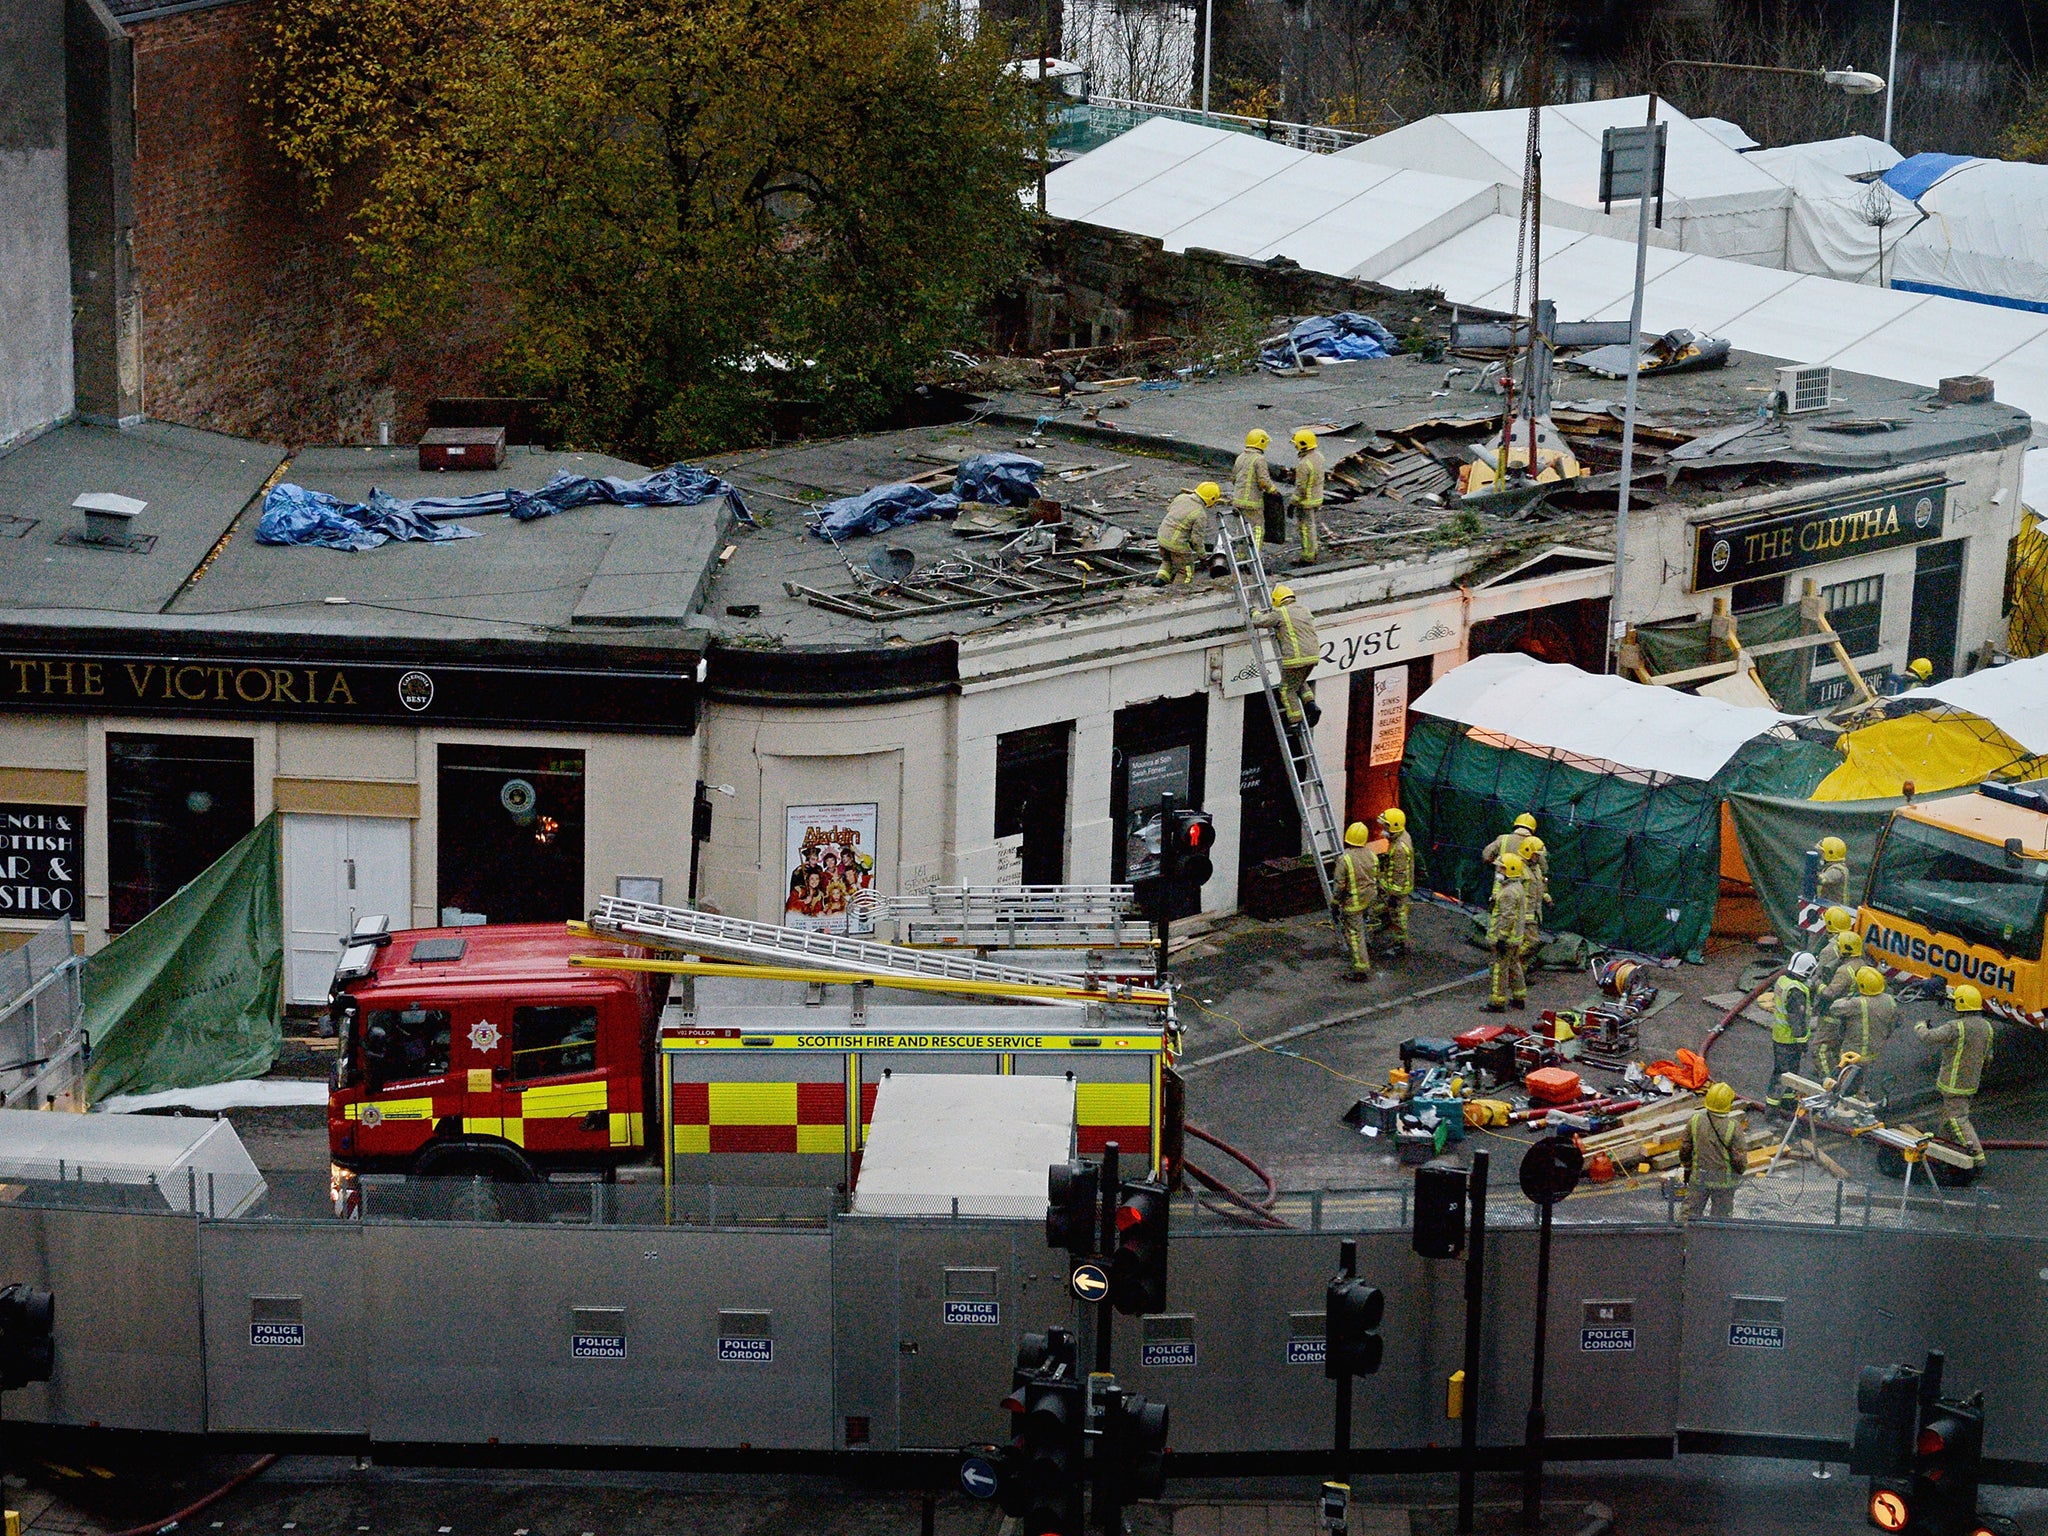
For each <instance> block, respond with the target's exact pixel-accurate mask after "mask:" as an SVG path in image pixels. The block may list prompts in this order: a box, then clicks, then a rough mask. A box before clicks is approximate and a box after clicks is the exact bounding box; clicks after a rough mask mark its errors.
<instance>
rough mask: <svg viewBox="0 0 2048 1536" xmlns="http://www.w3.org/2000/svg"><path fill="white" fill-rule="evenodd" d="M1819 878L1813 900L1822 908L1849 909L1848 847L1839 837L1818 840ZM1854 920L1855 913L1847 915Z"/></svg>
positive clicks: (1815, 885)
mask: <svg viewBox="0 0 2048 1536" xmlns="http://www.w3.org/2000/svg"><path fill="white" fill-rule="evenodd" d="M1819 852H1820V876H1819V878H1818V880H1817V881H1816V882H1815V884H1814V891H1813V899H1814V900H1815V901H1817V902H1818V903H1820V905H1822V906H1823V907H1841V908H1843V909H1844V910H1848V907H1849V845H1848V844H1847V843H1845V842H1843V841H1842V840H1841V839H1840V838H1839V837H1824V838H1822V839H1821V840H1820V849H1819ZM1849 916H1850V920H1851V921H1854V920H1855V913H1854V912H1853V911H1852V912H1850V914H1849Z"/></svg>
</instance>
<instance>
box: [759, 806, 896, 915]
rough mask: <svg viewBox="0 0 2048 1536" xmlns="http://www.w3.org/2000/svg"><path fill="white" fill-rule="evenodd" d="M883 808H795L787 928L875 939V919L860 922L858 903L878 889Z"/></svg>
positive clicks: (785, 909) (785, 911) (785, 906)
mask: <svg viewBox="0 0 2048 1536" xmlns="http://www.w3.org/2000/svg"><path fill="white" fill-rule="evenodd" d="M879 810H880V807H879V806H877V805H875V804H874V803H872V802H870V803H868V804H866V805H792V806H791V807H790V808H789V813H788V815H789V842H788V859H787V865H786V867H787V868H788V870H789V887H788V890H787V892H786V894H785V897H784V901H783V907H782V925H783V926H784V927H785V928H804V929H808V930H810V931H811V932H813V933H850V934H871V933H873V932H874V931H875V924H874V919H873V918H872V917H871V916H869V917H865V918H856V917H855V915H854V914H853V912H852V906H853V898H854V897H855V896H856V895H858V894H859V893H860V892H862V891H866V890H872V889H873V888H874V884H875V826H876V821H877V819H878V812H879Z"/></svg>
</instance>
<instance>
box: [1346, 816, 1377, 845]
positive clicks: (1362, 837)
mask: <svg viewBox="0 0 2048 1536" xmlns="http://www.w3.org/2000/svg"><path fill="white" fill-rule="evenodd" d="M1344 841H1345V844H1346V845H1347V846H1349V847H1352V848H1363V847H1364V846H1365V845H1366V844H1367V843H1369V842H1371V841H1372V834H1371V833H1370V832H1368V831H1366V830H1365V823H1364V822H1362V821H1354V822H1353V823H1351V825H1350V826H1348V827H1346V828H1345V829H1344Z"/></svg>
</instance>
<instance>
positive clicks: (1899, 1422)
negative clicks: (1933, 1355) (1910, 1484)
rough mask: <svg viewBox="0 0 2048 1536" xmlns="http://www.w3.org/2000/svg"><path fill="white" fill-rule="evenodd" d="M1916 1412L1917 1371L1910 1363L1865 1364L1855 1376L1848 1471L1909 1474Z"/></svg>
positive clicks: (1889, 1475)
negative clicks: (1857, 1375)
mask: <svg viewBox="0 0 2048 1536" xmlns="http://www.w3.org/2000/svg"><path fill="white" fill-rule="evenodd" d="M1919 1416H1920V1373H1919V1371H1917V1370H1915V1369H1914V1368H1913V1367H1912V1366H1910V1365H1866V1366H1865V1367H1864V1368H1863V1374H1862V1375H1860V1376H1859V1377H1857V1379H1856V1435H1855V1438H1854V1439H1853V1440H1852V1441H1851V1442H1850V1445H1849V1471H1850V1472H1851V1473H1852V1474H1853V1475H1855V1476H1857V1477H1878V1478H1899V1477H1906V1476H1909V1475H1910V1474H1911V1473H1912V1470H1913V1428H1914V1424H1915V1423H1916V1421H1917V1420H1918V1419H1919Z"/></svg>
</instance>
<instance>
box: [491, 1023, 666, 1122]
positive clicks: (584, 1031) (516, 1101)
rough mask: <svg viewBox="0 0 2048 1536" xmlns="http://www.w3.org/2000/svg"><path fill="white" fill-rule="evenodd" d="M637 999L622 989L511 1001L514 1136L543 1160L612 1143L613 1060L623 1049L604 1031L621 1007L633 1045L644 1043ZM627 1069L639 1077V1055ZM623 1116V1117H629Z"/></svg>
mask: <svg viewBox="0 0 2048 1536" xmlns="http://www.w3.org/2000/svg"><path fill="white" fill-rule="evenodd" d="M631 1004H632V996H631V994H629V993H623V992H622V993H613V994H587V993H586V994H579V995H575V996H570V997H564V998H560V999H556V1000H550V1001H540V1000H527V1001H522V1002H517V1003H515V1004H514V1005H513V1006H512V1008H511V1009H510V1010H509V1022H510V1025H511V1054H510V1061H509V1063H508V1064H507V1065H508V1067H509V1071H508V1072H507V1073H506V1074H505V1077H504V1079H502V1080H501V1097H502V1098H503V1099H504V1101H505V1109H504V1111H503V1112H504V1115H505V1116H506V1119H505V1131H504V1134H505V1136H506V1138H507V1139H508V1140H516V1141H517V1142H518V1143H519V1145H521V1146H523V1147H525V1148H526V1150H527V1152H528V1154H529V1155H532V1156H535V1157H537V1158H545V1157H546V1156H548V1155H550V1154H552V1155H556V1156H559V1155H562V1154H590V1153H604V1152H608V1151H609V1150H610V1149H611V1146H612V1139H613V1138H612V1115H611V1108H612V1106H611V1102H610V1099H611V1093H612V1082H611V1080H612V1077H613V1076H614V1067H615V1066H616V1063H615V1062H614V1061H612V1060H611V1059H610V1058H611V1057H612V1056H614V1055H616V1054H617V1052H614V1051H608V1050H606V1049H605V1045H606V1044H607V1042H603V1041H601V1040H600V1038H599V1036H600V1030H601V1027H602V1025H603V1024H604V1023H606V1022H608V1021H609V1020H608V1015H609V1014H612V1013H621V1014H622V1015H623V1016H622V1017H621V1018H620V1019H619V1020H617V1021H611V1022H615V1023H616V1024H617V1026H618V1027H620V1028H623V1030H624V1044H625V1046H626V1048H627V1049H629V1050H630V1048H631V1047H633V1046H635V1045H637V1043H638V1039H639V1029H638V1017H637V1010H635V1009H634V1008H633V1007H631V1006H630V1005H631ZM614 1033H617V1029H616V1028H615V1030H614ZM609 1043H614V1044H615V1043H617V1042H609ZM623 1070H624V1071H626V1072H630V1073H631V1074H632V1075H633V1076H634V1077H635V1078H637V1075H638V1073H639V1063H638V1062H637V1060H632V1061H630V1064H629V1065H628V1066H627V1067H626V1068H624V1069H623ZM619 1118H620V1120H621V1122H623V1121H624V1120H625V1119H626V1118H627V1117H625V1116H623V1115H621V1116H620V1117H619ZM515 1126H516V1128H517V1132H518V1134H517V1135H516V1136H515V1135H514V1128H515Z"/></svg>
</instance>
